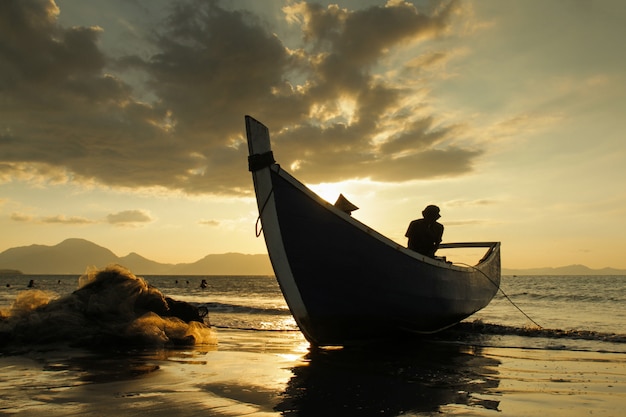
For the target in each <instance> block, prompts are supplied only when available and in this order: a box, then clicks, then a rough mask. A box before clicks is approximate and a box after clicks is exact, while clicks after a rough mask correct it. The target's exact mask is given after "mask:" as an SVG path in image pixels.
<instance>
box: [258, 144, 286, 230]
mask: <svg viewBox="0 0 626 417" xmlns="http://www.w3.org/2000/svg"><path fill="white" fill-rule="evenodd" d="M269 153H270V154H271V153H272V152H271V151H270V152H269ZM263 155H266V154H263ZM272 161H273V162H272V163H274V162H276V161H274V158H273V157H272ZM276 167H277V168H278V170H277V171H276V173H277V174H278V172H280V165H278V164H276ZM272 194H274V187H272V189H271V190H270V192H269V193H268V194H267V197H266V198H265V201H264V202H263V205H262V206H261V210H259V217H257V218H256V223H255V224H254V233H255V234H256V237H259V236H261V232H263V225H262V224H261V228H260V229H259V222H260V221H261V215H262V214H263V211H265V206H267V203H268V202H269V201H270V197H271V196H272Z"/></svg>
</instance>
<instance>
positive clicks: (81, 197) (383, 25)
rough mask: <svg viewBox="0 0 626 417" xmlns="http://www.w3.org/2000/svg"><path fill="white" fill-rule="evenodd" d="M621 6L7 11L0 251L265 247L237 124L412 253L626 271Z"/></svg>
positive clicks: (185, 256) (158, 5)
mask: <svg viewBox="0 0 626 417" xmlns="http://www.w3.org/2000/svg"><path fill="white" fill-rule="evenodd" d="M624 21H626V7H624V3H623V1H622V0H615V1H609V0H601V1H586V0H553V1H547V2H546V1H538V0H537V1H528V0H510V1H506V2H503V1H499V0H480V1H430V0H429V1H413V2H410V1H398V0H390V1H388V2H386V3H385V2H382V1H361V0H358V1H357V0H354V1H338V2H298V1H255V0H248V1H237V0H234V1H223V2H220V1H196V2H193V1H171V0H135V1H127V0H107V1H101V0H80V1H77V0H57V1H56V2H55V1H52V0H32V1H22V0H4V1H2V2H0V229H1V230H2V239H0V251H3V250H6V249H8V248H11V247H15V246H25V245H30V244H45V245H54V244H56V243H59V242H60V241H62V240H64V239H66V238H70V237H80V238H84V239H88V240H91V241H92V242H94V243H97V244H99V245H102V246H105V247H107V248H109V249H111V250H112V251H113V252H115V253H116V254H117V255H119V256H123V255H126V254H128V253H129V252H137V253H139V254H141V255H143V256H145V257H147V258H150V259H153V260H156V261H160V262H170V263H178V262H194V261H196V260H198V259H200V258H202V257H203V256H205V255H206V254H209V253H225V252H242V253H264V252H265V245H264V242H263V239H262V238H258V239H257V238H256V237H255V233H254V225H255V221H256V217H257V215H258V212H257V209H256V203H255V201H254V198H253V194H252V192H253V189H252V181H251V176H250V173H249V172H248V171H247V147H246V144H245V138H244V135H245V128H244V115H245V114H250V115H252V116H253V117H255V118H257V119H258V120H260V121H261V122H263V123H264V124H266V125H267V126H268V127H269V128H270V132H271V135H272V140H273V144H274V156H275V158H276V160H277V161H278V162H279V163H280V164H281V166H282V167H283V168H285V169H287V170H288V171H290V172H291V173H292V174H293V175H295V176H296V177H297V178H299V179H300V180H301V181H303V182H304V183H306V184H307V185H309V186H311V187H312V188H313V189H314V190H316V191H318V192H319V193H320V194H321V195H322V197H324V198H326V199H327V200H329V201H331V202H334V200H335V199H336V198H337V196H338V195H339V193H340V192H341V193H343V194H344V195H345V196H346V197H348V199H349V200H350V201H352V202H353V203H354V204H356V205H357V206H359V207H360V210H358V211H356V212H354V213H353V215H354V216H355V217H356V218H357V219H359V220H361V221H362V222H364V223H366V224H368V225H369V226H371V227H373V228H374V229H376V230H377V231H379V232H380V233H383V234H385V235H387V236H389V237H390V238H392V239H394V240H395V241H397V242H398V243H401V244H405V243H406V239H405V238H404V232H405V231H406V227H407V225H408V223H409V221H410V220H412V219H414V218H417V217H420V212H421V210H422V209H423V208H424V207H425V206H426V205H428V204H437V205H439V206H440V207H441V212H442V218H441V220H440V221H441V222H442V223H443V224H444V226H445V227H446V230H445V234H444V241H447V242H453V241H492V240H498V241H502V243H503V266H505V267H508V268H531V267H544V266H563V265H569V264H584V265H587V266H589V267H592V268H601V267H607V266H610V267H615V268H626V256H624V249H625V248H626V191H625V190H624V188H625V187H624V185H623V184H624V180H626V163H625V162H626V141H625V139H624V132H626V117H625V115H626V50H625V49H624V47H623V41H624V39H626V27H625V25H624V24H623V22H624Z"/></svg>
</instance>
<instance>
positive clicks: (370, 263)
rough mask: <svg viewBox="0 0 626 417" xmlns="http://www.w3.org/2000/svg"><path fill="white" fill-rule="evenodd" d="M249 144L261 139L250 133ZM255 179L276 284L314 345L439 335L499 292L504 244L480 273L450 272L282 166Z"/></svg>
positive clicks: (492, 249) (492, 247) (256, 173)
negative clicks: (342, 207) (369, 224)
mask: <svg viewBox="0 0 626 417" xmlns="http://www.w3.org/2000/svg"><path fill="white" fill-rule="evenodd" d="M254 122H255V121H254ZM256 123H258V122H256ZM248 136H249V141H250V140H251V139H252V140H254V135H252V136H253V137H252V138H251V137H250V136H251V135H250V129H249V135H248ZM267 141H268V142H269V137H268V138H267ZM267 148H269V145H267V146H265V145H264V146H263V149H267ZM253 151H254V147H253V146H252V145H251V154H252V152H253ZM266 151H267V150H266ZM253 178H254V183H255V190H256V193H257V201H258V205H259V211H260V217H261V221H262V224H263V233H264V236H265V240H266V244H267V249H268V253H269V255H270V259H271V261H272V265H273V267H274V271H275V275H276V278H277V280H278V282H279V285H280V286H281V289H282V290H283V294H284V296H285V299H286V301H287V304H288V305H289V308H290V309H291V311H292V314H293V316H294V318H295V319H296V322H297V323H298V326H299V327H300V329H301V330H302V332H303V334H304V335H305V337H306V338H307V339H308V340H309V341H310V342H311V343H313V344H315V345H347V344H354V343H363V342H365V341H372V340H380V339H389V338H392V337H394V338H395V337H402V336H405V335H408V334H415V333H432V332H436V331H439V330H442V329H445V328H447V327H449V326H451V325H453V324H455V323H458V322H459V321H460V320H462V319H464V318H466V317H468V316H470V315H471V314H473V313H475V312H476V311H478V310H480V309H481V308H483V307H485V306H486V305H487V304H488V303H489V302H490V301H491V299H492V298H493V296H494V295H495V293H496V292H497V291H498V286H499V283H500V245H499V243H497V242H494V243H490V244H489V251H488V254H487V255H486V256H485V257H484V258H483V260H482V261H481V262H480V263H479V264H477V265H476V266H474V267H462V266H457V265H452V264H451V263H448V262H445V261H441V260H435V259H431V258H428V257H425V256H423V255H420V254H418V253H416V252H413V251H410V250H409V249H407V248H405V247H402V246H400V245H398V244H397V243H395V242H393V241H391V240H390V239H387V238H385V237H384V236H382V235H380V234H378V233H377V232H375V231H374V230H372V229H370V228H368V227H367V226H365V225H364V224H362V223H360V222H358V221H357V220H355V219H354V218H352V217H351V216H350V215H349V214H346V213H344V212H342V211H341V210H338V209H337V208H335V207H334V206H332V205H331V204H330V203H328V202H326V201H324V200H323V199H321V198H320V197H318V196H317V195H315V194H314V193H313V192H312V191H311V190H309V189H308V188H307V187H305V186H304V185H303V184H301V183H300V182H299V181H297V180H296V179H295V178H293V177H292V176H291V175H289V174H288V173H286V172H285V171H283V170H282V169H281V168H280V166H279V165H277V164H275V163H268V164H267V166H263V167H260V168H258V169H254V170H253Z"/></svg>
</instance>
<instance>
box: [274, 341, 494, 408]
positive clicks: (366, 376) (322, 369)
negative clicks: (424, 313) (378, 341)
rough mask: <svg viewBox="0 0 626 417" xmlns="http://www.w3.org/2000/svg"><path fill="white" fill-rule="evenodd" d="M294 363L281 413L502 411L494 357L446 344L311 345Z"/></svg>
mask: <svg viewBox="0 0 626 417" xmlns="http://www.w3.org/2000/svg"><path fill="white" fill-rule="evenodd" d="M306 360H307V362H306V363H305V364H301V365H298V366H295V367H294V368H293V369H292V371H293V377H292V378H291V380H290V381H289V382H288V384H287V388H286V390H285V393H284V396H283V400H282V401H281V402H280V404H278V405H277V406H276V408H275V410H276V411H280V412H282V413H283V415H298V416H322V415H333V413H337V412H338V411H341V413H342V415H355V416H356V415H359V416H367V415H378V416H380V415H386V416H387V415H399V414H405V413H409V412H413V413H415V412H438V411H441V409H442V407H449V406H450V405H457V406H461V407H470V408H480V409H482V410H498V406H499V403H500V401H499V399H498V397H497V396H496V394H495V389H496V388H497V387H498V385H499V379H498V372H497V367H498V366H499V365H500V362H499V361H498V360H496V359H493V358H489V357H486V356H483V355H481V351H480V349H479V348H475V347H467V346H458V345H453V344H445V343H427V344H421V345H415V344H411V345H401V346H397V345H396V346H387V347H378V348H368V349H354V348H353V349H339V350H337V349H334V350H324V349H316V350H312V351H311V352H310V353H309V354H308V355H307V356H306Z"/></svg>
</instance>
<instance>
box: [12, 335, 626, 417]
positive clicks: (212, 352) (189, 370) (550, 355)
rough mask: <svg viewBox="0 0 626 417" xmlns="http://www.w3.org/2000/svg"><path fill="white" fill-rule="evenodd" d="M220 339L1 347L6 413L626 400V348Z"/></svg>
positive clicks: (370, 411)
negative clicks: (129, 346) (360, 345)
mask: <svg viewBox="0 0 626 417" xmlns="http://www.w3.org/2000/svg"><path fill="white" fill-rule="evenodd" d="M494 337H501V336H494ZM218 339H219V345H218V346H195V347H191V348H184V349H156V350H134V351H132V350H131V351H123V352H122V351H120V352H115V351H111V350H107V351H87V350H78V349H60V348H56V349H55V348H47V349H45V350H43V349H40V350H35V349H33V350H25V351H23V352H15V353H19V354H14V355H6V354H5V355H2V356H0V398H2V401H0V404H1V405H0V414H3V415H20V416H30V415H33V416H40V415H45V416H48V417H53V416H67V415H76V416H79V415H80V416H83V415H84V416H87V415H90V416H93V415H101V416H107V415H116V414H119V413H121V412H123V413H124V415H125V416H126V415H127V416H135V415H136V416H146V415H151V416H168V417H171V416H174V415H176V416H280V415H286V416H396V415H409V416H431V415H455V416H492V415H493V416H496V415H498V416H542V417H545V416H568V417H569V416H589V415H597V416H616V417H617V416H622V415H623V409H624V407H625V406H626V354H625V353H610V352H606V353H600V352H585V351H572V350H561V349H558V348H554V349H529V348H524V349H521V348H517V347H514V346H513V347H506V348H503V347H489V346H488V345H489V340H488V339H487V340H483V343H482V345H483V347H480V346H476V345H467V344H457V343H452V342H441V341H439V342H422V343H410V344H401V345H387V346H378V347H370V348H367V349H317V350H312V351H311V350H309V348H308V344H307V343H306V342H305V341H304V340H303V338H302V337H301V335H300V334H299V333H298V332H246V331H235V330H219V331H218ZM501 342H502V341H501V340H499V341H498V345H497V346H502V345H503V344H502V343H501ZM484 345H487V346H484ZM505 345H506V344H505Z"/></svg>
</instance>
